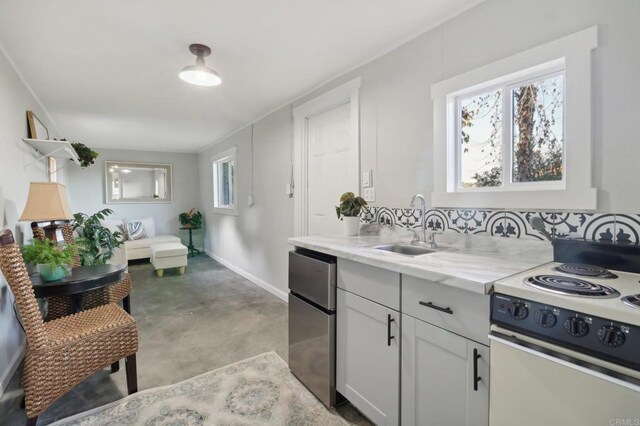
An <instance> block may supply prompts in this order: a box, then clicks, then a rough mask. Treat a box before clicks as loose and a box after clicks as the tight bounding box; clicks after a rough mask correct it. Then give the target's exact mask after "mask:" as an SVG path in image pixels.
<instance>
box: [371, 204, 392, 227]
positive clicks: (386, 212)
mask: <svg viewBox="0 0 640 426" xmlns="http://www.w3.org/2000/svg"><path fill="white" fill-rule="evenodd" d="M374 218H375V219H374V222H375V223H378V224H380V225H386V226H395V225H396V217H395V214H394V213H393V210H392V209H390V208H388V207H378V208H377V209H376V214H375V216H374Z"/></svg>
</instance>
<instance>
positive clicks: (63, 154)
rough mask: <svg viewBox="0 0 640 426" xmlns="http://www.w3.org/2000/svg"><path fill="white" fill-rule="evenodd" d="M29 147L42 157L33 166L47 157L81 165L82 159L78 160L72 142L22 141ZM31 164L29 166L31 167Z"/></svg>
mask: <svg viewBox="0 0 640 426" xmlns="http://www.w3.org/2000/svg"><path fill="white" fill-rule="evenodd" d="M22 140H23V141H24V142H25V143H26V144H27V145H29V146H30V147H31V148H33V149H35V150H36V151H37V152H38V153H39V154H40V155H41V157H40V158H38V159H37V160H36V161H34V162H33V163H31V164H34V163H37V162H38V161H40V160H43V159H45V158H46V157H54V158H64V159H66V160H71V161H73V162H74V163H75V164H77V165H78V166H79V165H80V159H79V158H78V154H77V153H76V150H75V149H73V147H72V146H71V142H69V141H54V140H46V139H27V138H23V139H22ZM31 164H29V165H31Z"/></svg>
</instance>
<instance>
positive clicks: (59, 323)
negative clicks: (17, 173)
mask: <svg viewBox="0 0 640 426" xmlns="http://www.w3.org/2000/svg"><path fill="white" fill-rule="evenodd" d="M0 269H1V270H2V274H3V275H4V277H5V278H6V280H7V282H8V283H9V286H10V287H11V291H12V292H13V295H14V297H15V300H16V303H17V305H18V308H19V309H20V315H21V317H22V324H23V326H24V330H25V333H26V336H27V350H26V354H25V361H24V371H23V377H22V384H23V387H24V393H25V408H26V414H27V418H28V420H27V425H35V424H36V422H37V419H38V416H39V415H40V414H42V413H43V412H44V411H45V410H46V409H47V408H48V407H49V406H51V404H52V403H53V402H54V401H56V400H57V399H58V398H60V397H61V396H63V395H64V394H65V393H67V392H68V391H69V390H71V389H72V388H73V387H74V386H76V385H77V384H78V383H80V382H82V381H83V380H84V379H86V378H87V377H89V376H91V375H92V374H94V373H96V372H97V371H99V370H101V369H102V368H104V367H106V366H108V365H110V364H112V363H113V362H114V361H117V360H119V359H121V358H125V359H126V370H127V388H128V391H129V394H132V393H134V392H137V390H138V389H137V388H138V384H137V373H136V352H137V351H138V328H137V325H136V321H135V319H134V318H133V317H132V316H131V315H129V314H128V313H126V312H125V311H124V310H123V309H122V308H120V307H119V306H118V305H116V304H112V303H111V304H107V305H102V306H100V307H97V308H94V309H89V310H87V311H82V312H80V313H77V314H74V315H70V316H67V317H63V318H59V319H56V320H53V321H49V322H44V321H43V319H42V316H41V314H40V310H39V309H38V304H37V302H36V298H35V295H34V292H33V287H32V286H31V281H30V280H29V275H28V274H27V268H26V267H25V264H24V261H23V260H22V254H21V253H20V249H19V247H18V245H17V244H16V243H15V241H14V238H13V234H12V233H11V231H8V230H7V231H5V232H3V233H2V234H1V235H0Z"/></svg>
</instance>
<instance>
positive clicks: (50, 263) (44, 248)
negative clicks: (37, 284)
mask: <svg viewBox="0 0 640 426" xmlns="http://www.w3.org/2000/svg"><path fill="white" fill-rule="evenodd" d="M75 252H76V248H75V246H74V245H72V244H61V245H58V244H57V243H56V242H54V241H51V240H49V239H44V240H38V239H35V240H33V242H32V243H31V244H30V245H27V246H24V247H23V248H22V257H23V258H24V261H25V262H26V263H33V264H35V265H37V268H38V272H39V273H40V277H41V278H42V280H43V281H57V280H59V279H62V278H63V277H64V276H66V275H67V274H68V272H69V269H70V268H71V265H72V264H73V255H74V254H75Z"/></svg>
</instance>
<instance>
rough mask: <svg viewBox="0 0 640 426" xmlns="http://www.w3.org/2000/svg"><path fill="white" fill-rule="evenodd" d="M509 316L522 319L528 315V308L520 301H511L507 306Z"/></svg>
mask: <svg viewBox="0 0 640 426" xmlns="http://www.w3.org/2000/svg"><path fill="white" fill-rule="evenodd" d="M509 314H510V315H511V318H513V319H517V320H523V319H525V318H526V317H527V315H529V309H528V308H527V307H526V306H525V305H524V303H522V302H513V303H512V304H511V306H510V307H509Z"/></svg>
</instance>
